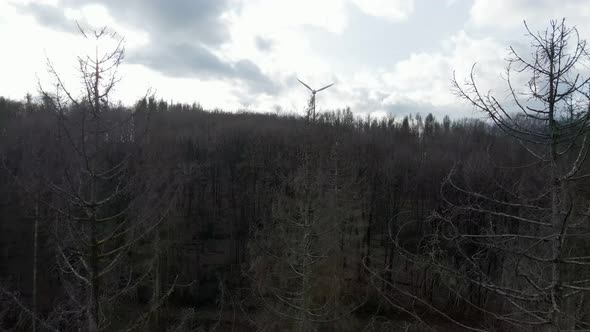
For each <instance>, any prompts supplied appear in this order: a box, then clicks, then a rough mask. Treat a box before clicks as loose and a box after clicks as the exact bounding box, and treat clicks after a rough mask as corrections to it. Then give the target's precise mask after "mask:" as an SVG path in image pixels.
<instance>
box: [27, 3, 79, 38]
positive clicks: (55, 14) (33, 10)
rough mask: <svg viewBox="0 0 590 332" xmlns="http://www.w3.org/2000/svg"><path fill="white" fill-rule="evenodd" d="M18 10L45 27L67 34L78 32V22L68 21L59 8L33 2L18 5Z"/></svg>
mask: <svg viewBox="0 0 590 332" xmlns="http://www.w3.org/2000/svg"><path fill="white" fill-rule="evenodd" d="M16 8H17V9H18V10H19V11H20V12H22V13H25V14H31V15H32V16H33V17H34V18H35V19H36V20H37V22H39V24H41V25H43V26H46V27H49V28H53V29H57V30H61V31H65V32H77V30H76V22H75V21H73V20H70V19H68V18H67V17H66V16H65V15H64V11H63V9H61V8H59V7H55V6H51V5H47V4H42V3H34V2H32V3H28V4H23V5H17V6H16Z"/></svg>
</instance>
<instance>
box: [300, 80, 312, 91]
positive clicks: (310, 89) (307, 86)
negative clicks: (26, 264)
mask: <svg viewBox="0 0 590 332" xmlns="http://www.w3.org/2000/svg"><path fill="white" fill-rule="evenodd" d="M297 80H298V81H299V83H301V84H303V85H304V86H305V87H306V88H308V89H309V91H311V92H313V89H312V88H310V87H309V85H307V84H305V83H303V82H301V80H300V79H297Z"/></svg>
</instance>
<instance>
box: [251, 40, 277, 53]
mask: <svg viewBox="0 0 590 332" xmlns="http://www.w3.org/2000/svg"><path fill="white" fill-rule="evenodd" d="M255 43H256V48H257V49H258V50H259V51H261V52H268V51H270V50H271V49H272V46H273V42H272V40H270V39H268V38H264V37H261V36H256V39H255Z"/></svg>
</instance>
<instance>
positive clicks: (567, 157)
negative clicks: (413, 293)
mask: <svg viewBox="0 0 590 332" xmlns="http://www.w3.org/2000/svg"><path fill="white" fill-rule="evenodd" d="M525 27H526V31H527V35H528V37H529V39H530V41H531V50H532V53H531V55H530V56H524V55H522V54H521V52H518V51H517V50H515V49H514V48H511V49H510V50H511V57H510V58H509V59H508V67H507V72H506V81H507V84H508V87H509V97H510V98H509V100H510V101H511V102H500V100H501V99H500V98H498V97H496V96H494V95H493V94H492V93H491V92H484V91H482V90H481V88H480V86H479V85H478V84H477V83H476V79H475V74H474V69H472V71H471V75H470V77H469V78H468V79H467V80H466V81H465V82H464V83H463V84H461V83H459V82H458V81H457V80H456V79H454V80H453V83H454V88H455V91H456V92H457V94H458V95H459V96H460V97H461V98H462V99H464V100H467V101H468V102H469V103H470V104H471V105H473V106H474V108H475V109H477V110H479V111H481V112H483V113H484V114H486V115H487V116H488V117H489V119H490V120H491V121H492V122H493V123H494V124H495V126H496V127H497V128H499V130H500V131H501V132H502V133H503V134H504V135H507V136H508V137H511V138H512V139H514V140H516V141H517V142H518V143H519V145H520V147H521V148H522V151H523V152H524V153H528V157H527V163H526V165H517V166H518V167H516V166H515V165H511V166H510V167H509V168H506V167H501V168H500V167H498V168H496V170H495V171H494V174H488V177H489V178H490V182H489V184H488V185H485V186H484V185H481V184H477V183H474V182H473V181H472V180H471V179H470V177H469V175H468V174H469V172H472V171H474V172H475V171H477V170H476V168H475V167H474V166H473V165H470V164H469V162H467V161H463V162H461V163H459V164H458V165H457V166H456V167H455V168H454V169H453V171H452V172H451V173H450V174H449V176H448V177H447V178H446V180H445V181H444V183H443V185H442V188H441V195H442V197H443V200H444V201H445V202H446V203H447V207H448V209H447V210H446V211H439V212H437V213H435V214H434V215H433V216H432V218H430V219H429V220H428V223H429V224H430V225H432V227H433V232H432V234H430V235H429V236H427V237H426V239H425V240H423V245H422V246H421V247H419V248H413V249H412V250H408V248H404V247H403V245H401V241H402V236H401V234H403V230H400V231H399V232H398V233H397V234H392V239H393V241H394V242H395V243H396V244H397V245H398V248H399V249H400V251H401V252H402V253H403V254H404V255H405V256H406V257H407V258H408V259H410V260H411V261H413V262H420V263H421V264H424V266H427V267H428V268H429V269H431V270H432V271H435V273H437V274H438V275H439V276H440V284H441V285H442V286H447V287H446V289H447V290H448V291H449V293H450V294H452V295H454V297H455V298H456V299H458V301H461V303H462V304H463V305H465V306H467V307H469V308H473V309H474V310H475V311H476V312H478V313H479V314H481V315H482V316H484V317H486V318H488V319H489V321H491V323H490V324H492V325H495V326H496V328H498V326H501V327H500V328H502V329H522V328H530V329H534V330H549V331H563V330H575V329H588V328H590V316H589V314H590V313H589V312H588V293H589V292H590V260H589V258H590V256H589V255H588V253H589V250H590V248H589V247H588V244H587V241H588V238H589V236H590V233H589V231H590V228H588V217H589V213H588V212H589V210H588V209H589V208H590V199H589V197H587V196H586V197H585V195H584V194H583V193H581V192H580V190H579V189H580V186H583V185H584V183H585V182H584V181H585V180H584V179H585V178H587V177H590V174H589V173H585V170H586V171H587V167H586V165H585V164H584V163H585V161H586V157H587V155H588V151H589V144H588V143H589V142H588V135H589V133H590V102H589V101H590V98H589V97H590V96H589V94H588V91H589V88H590V86H589V82H590V79H588V78H583V77H582V70H583V68H584V66H585V65H586V64H587V60H589V57H588V53H587V51H588V50H587V47H586V42H585V41H584V40H582V39H580V37H579V36H578V31H577V30H576V29H575V28H570V27H567V26H566V24H565V20H562V21H551V23H550V25H549V27H548V28H547V29H546V30H545V31H543V32H538V33H534V32H532V31H531V30H530V29H529V27H528V26H527V25H526V23H525ZM515 74H516V75H526V78H527V79H528V82H527V84H525V85H524V87H522V88H521V87H520V86H518V85H517V84H516V83H515V79H514V76H515ZM492 161H493V160H492ZM517 170H518V172H520V173H519V174H518V175H514V174H513V173H514V172H515V171H517ZM510 174H512V175H510ZM402 229H403V227H402ZM475 293H478V294H485V296H483V295H482V296H480V297H474V296H473V294H475ZM425 307H429V308H430V309H432V308H435V306H434V305H433V304H432V303H427V304H426V303H425ZM435 309H436V308H435ZM441 311H442V310H441ZM473 325H474V326H469V328H471V329H481V328H490V326H482V325H477V324H473Z"/></svg>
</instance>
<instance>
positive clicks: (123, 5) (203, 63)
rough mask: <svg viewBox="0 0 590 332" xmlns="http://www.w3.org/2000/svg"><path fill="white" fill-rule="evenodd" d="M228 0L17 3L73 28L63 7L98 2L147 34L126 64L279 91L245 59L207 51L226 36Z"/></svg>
mask: <svg viewBox="0 0 590 332" xmlns="http://www.w3.org/2000/svg"><path fill="white" fill-rule="evenodd" d="M230 1H231V0H152V1H143V0H104V1H100V2H99V1H96V0H64V1H62V2H61V3H60V4H59V6H51V5H40V4H30V5H27V6H21V10H22V11H26V12H28V13H31V14H32V15H34V16H35V18H36V19H37V20H38V21H39V23H41V24H43V25H45V26H49V27H52V28H55V29H59V30H64V31H68V32H72V33H76V32H77V30H76V25H75V22H73V21H68V19H67V18H66V17H65V15H64V9H65V8H81V7H82V6H84V5H88V4H99V5H102V6H104V7H105V8H106V9H107V10H108V12H109V14H110V15H111V16H113V17H114V18H115V19H116V20H117V21H118V22H121V23H122V24H123V25H130V26H133V27H134V28H137V29H140V30H143V31H145V32H147V33H148V34H149V36H150V44H149V45H147V46H145V47H143V48H142V49H140V50H134V51H133V52H131V51H130V52H129V54H128V57H127V59H128V61H129V62H131V63H139V64H143V65H145V66H147V67H149V68H151V69H154V70H157V71H159V72H161V73H163V74H166V75H169V76H173V77H195V78H207V79H224V80H240V81H243V82H244V83H246V84H247V88H248V89H249V90H250V91H252V92H266V93H278V91H279V89H280V86H279V85H278V84H276V83H273V82H272V80H271V79H270V78H268V77H267V76H265V75H264V73H263V72H262V71H261V70H260V68H259V67H258V66H257V65H256V64H254V63H253V62H251V61H250V60H247V59H244V60H239V61H237V62H231V61H226V60H224V59H221V58H219V57H218V56H216V55H215V54H214V53H212V52H211V51H210V49H215V48H217V47H219V46H220V45H221V44H223V43H224V42H226V41H227V40H228V38H229V32H228V29H227V26H226V22H224V20H223V18H222V15H223V14H224V13H225V12H227V11H228V10H230V8H229V6H230ZM231 4H232V8H231V9H232V10H240V8H236V4H235V3H234V2H232V3H231Z"/></svg>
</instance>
